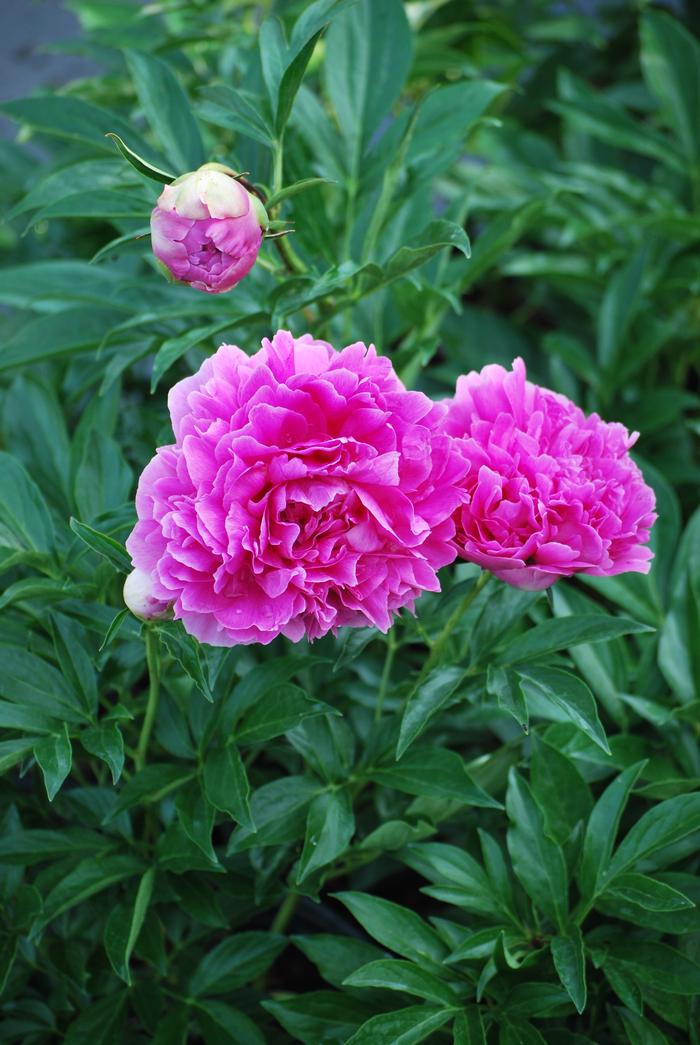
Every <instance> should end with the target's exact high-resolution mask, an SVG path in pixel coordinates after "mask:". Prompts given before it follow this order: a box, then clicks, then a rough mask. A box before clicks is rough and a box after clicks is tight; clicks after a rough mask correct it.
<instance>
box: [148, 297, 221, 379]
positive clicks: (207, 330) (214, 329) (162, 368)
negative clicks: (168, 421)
mask: <svg viewBox="0 0 700 1045" xmlns="http://www.w3.org/2000/svg"><path fill="white" fill-rule="evenodd" d="M241 318H242V316H241V315H240V314H239V315H235V314H232V315H230V316H227V317H226V319H224V320H221V319H220V320H217V322H216V323H209V324H208V325H207V326H203V327H195V328H194V329H192V330H187V331H185V333H184V334H178V335H177V336H176V337H170V338H168V339H167V341H164V342H163V344H162V345H161V346H160V348H159V349H158V351H157V352H156V357H155V359H154V360H153V370H152V371H151V392H155V390H156V388H157V387H158V384H159V382H160V379H161V377H163V375H164V374H166V373H167V372H168V370H170V367H171V366H173V365H174V364H175V363H177V361H178V359H180V358H181V357H182V356H184V355H185V353H186V352H189V350H190V349H191V348H194V347H195V346H196V345H200V344H201V343H202V341H207V340H208V339H209V338H211V337H214V335H215V334H219V333H221V331H222V330H226V329H227V328H228V327H231V326H234V324H235V323H236V321H237V320H239V319H241Z"/></svg>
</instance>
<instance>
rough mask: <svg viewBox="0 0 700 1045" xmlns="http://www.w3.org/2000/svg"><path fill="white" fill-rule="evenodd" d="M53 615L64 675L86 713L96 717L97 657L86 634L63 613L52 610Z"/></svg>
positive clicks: (58, 653)
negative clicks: (86, 640) (87, 640)
mask: <svg viewBox="0 0 700 1045" xmlns="http://www.w3.org/2000/svg"><path fill="white" fill-rule="evenodd" d="M50 619H51V631H52V634H53V645H54V649H55V651H56V658H57V660H58V663H59V665H60V668H61V673H62V675H63V678H64V680H65V681H66V682H67V683H68V685H69V686H70V687H71V689H72V690H73V692H74V693H75V694H76V696H77V698H78V700H79V702H80V704H81V706H82V707H83V708H84V710H85V714H86V715H87V716H89V717H90V718H91V719H93V718H94V716H95V714H96V713H97V708H98V705H99V699H100V698H99V692H98V687H97V673H96V672H95V667H94V663H93V661H94V658H93V655H92V651H91V650H89V648H88V647H86V642H85V634H84V632H83V631H82V630H81V629H80V628H79V627H78V626H77V624H76V623H75V622H74V621H72V620H70V618H68V617H65V616H64V615H63V614H60V613H55V614H52V615H51V618H50Z"/></svg>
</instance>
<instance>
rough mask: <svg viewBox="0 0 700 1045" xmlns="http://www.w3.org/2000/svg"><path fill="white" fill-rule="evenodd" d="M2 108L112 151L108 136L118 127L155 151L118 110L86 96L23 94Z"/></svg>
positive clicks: (52, 132)
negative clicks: (23, 96)
mask: <svg viewBox="0 0 700 1045" xmlns="http://www.w3.org/2000/svg"><path fill="white" fill-rule="evenodd" d="M0 112H4V113H6V115H7V116H10V117H11V118H12V119H13V120H17V122H18V123H26V124H27V125H28V126H29V127H32V128H34V129H35V130H37V131H41V132H42V133H43V134H48V135H51V136H52V137H57V138H67V139H69V140H72V141H77V142H84V143H85V144H87V145H90V146H92V148H95V149H99V150H100V151H101V152H108V153H110V154H111V155H113V151H112V146H111V145H110V144H109V142H107V141H106V140H105V135H106V134H107V132H108V131H115V132H116V133H117V134H118V135H119V136H120V137H121V138H124V139H128V140H129V141H130V142H132V143H133V144H134V146H135V147H136V148H137V149H138V150H139V152H140V153H142V154H144V155H146V156H148V155H149V154H151V155H152V152H153V151H152V150H151V149H149V148H148V146H147V145H146V144H145V142H144V141H143V140H142V139H141V138H140V137H138V136H137V135H136V134H135V132H134V129H133V127H132V126H131V124H130V123H128V122H127V121H126V120H123V119H121V117H119V116H116V115H115V114H114V112H110V111H108V110H107V109H100V108H99V107H98V106H97V105H93V104H92V103H91V102H87V101H84V100H83V99H82V98H75V97H68V96H66V95H57V94H53V95H42V96H39V97H35V98H20V99H18V100H17V101H12V102H3V103H2V104H1V105H0Z"/></svg>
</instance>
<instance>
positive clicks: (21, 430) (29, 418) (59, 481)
mask: <svg viewBox="0 0 700 1045" xmlns="http://www.w3.org/2000/svg"><path fill="white" fill-rule="evenodd" d="M3 428H4V432H5V438H6V441H7V446H6V448H7V449H8V450H9V451H10V452H11V453H12V454H13V455H14V456H15V457H16V458H17V459H18V460H19V461H20V462H21V463H22V464H23V465H24V466H25V468H26V469H27V471H28V473H29V474H30V475H31V476H32V478H33V479H34V481H35V482H37V484H38V485H39V487H40V488H41V489H42V490H44V491H45V492H46V495H47V496H48V497H49V498H50V499H51V500H52V501H53V502H54V503H55V504H57V505H58V507H59V508H60V509H61V511H62V513H65V511H66V509H67V507H68V495H69V482H68V476H69V470H70V444H69V440H68V430H67V426H66V421H65V417H64V414H63V410H62V408H61V405H60V403H59V399H58V396H57V394H56V392H55V391H54V390H53V389H52V388H51V387H50V386H49V385H48V384H43V383H41V382H40V381H38V380H36V379H33V380H31V379H27V378H26V377H24V376H21V375H20V376H18V377H16V378H15V380H14V381H13V382H12V385H11V386H10V389H9V391H8V394H7V397H6V399H5V403H4V408H3Z"/></svg>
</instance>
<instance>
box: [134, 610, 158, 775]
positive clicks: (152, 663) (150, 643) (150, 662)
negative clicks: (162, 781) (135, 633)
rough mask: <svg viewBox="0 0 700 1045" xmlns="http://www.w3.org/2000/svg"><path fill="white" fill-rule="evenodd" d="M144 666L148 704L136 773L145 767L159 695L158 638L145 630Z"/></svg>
mask: <svg viewBox="0 0 700 1045" xmlns="http://www.w3.org/2000/svg"><path fill="white" fill-rule="evenodd" d="M146 664H147V666H148V702H147V704H146V713H145V715H144V716H143V725H142V726H141V733H140V734H139V742H138V745H137V747H136V757H135V758H134V766H135V768H136V771H137V772H138V771H139V770H141V769H143V767H144V766H145V765H146V753H147V751H148V743H149V741H150V739H151V733H152V732H153V724H154V722H155V719H156V711H157V710H158V696H159V693H160V657H159V649H158V636H157V634H156V632H155V631H154V630H153V629H152V628H149V627H147V628H146Z"/></svg>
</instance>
